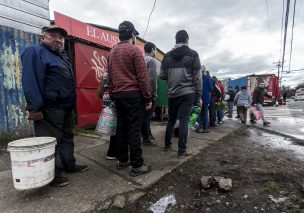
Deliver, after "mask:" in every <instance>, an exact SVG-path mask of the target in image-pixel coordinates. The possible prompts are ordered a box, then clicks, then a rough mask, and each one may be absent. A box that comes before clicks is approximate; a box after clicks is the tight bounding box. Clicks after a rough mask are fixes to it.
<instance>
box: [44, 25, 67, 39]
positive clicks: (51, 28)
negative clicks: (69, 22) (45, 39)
mask: <svg viewBox="0 0 304 213" xmlns="http://www.w3.org/2000/svg"><path fill="white" fill-rule="evenodd" d="M51 31H52V32H59V33H61V35H63V36H64V37H66V36H67V35H68V33H67V31H66V30H65V29H63V28H61V27H58V26H56V25H52V26H47V27H43V28H42V30H41V33H45V32H51Z"/></svg>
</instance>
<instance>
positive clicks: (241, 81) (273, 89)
mask: <svg viewBox="0 0 304 213" xmlns="http://www.w3.org/2000/svg"><path fill="white" fill-rule="evenodd" d="M258 82H264V83H265V89H266V90H267V93H268V94H269V95H271V96H272V98H267V97H265V99H264V104H265V105H270V106H273V105H275V103H276V101H277V100H279V99H280V97H281V91H280V88H279V82H278V77H277V76H276V75H275V74H267V75H248V76H245V77H241V78H238V79H235V80H231V81H228V82H227V84H226V85H225V86H226V90H227V89H228V87H229V86H232V88H235V86H239V88H240V87H241V86H244V85H246V86H247V89H248V91H250V92H251V95H252V93H253V90H254V88H255V87H257V86H258Z"/></svg>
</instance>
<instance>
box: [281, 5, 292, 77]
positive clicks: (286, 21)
mask: <svg viewBox="0 0 304 213" xmlns="http://www.w3.org/2000/svg"><path fill="white" fill-rule="evenodd" d="M289 5H290V0H287V6H286V15H285V28H284V44H283V55H282V69H281V70H282V71H283V70H284V59H285V47H286V36H287V27H288V16H289ZM281 78H282V75H281Z"/></svg>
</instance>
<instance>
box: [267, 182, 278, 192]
mask: <svg viewBox="0 0 304 213" xmlns="http://www.w3.org/2000/svg"><path fill="white" fill-rule="evenodd" d="M265 188H266V190H267V191H268V192H276V191H278V189H279V183H278V182H276V181H273V180H269V181H267V183H266V184H265Z"/></svg>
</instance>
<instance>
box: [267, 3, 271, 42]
mask: <svg viewBox="0 0 304 213" xmlns="http://www.w3.org/2000/svg"><path fill="white" fill-rule="evenodd" d="M266 8H267V18H268V33H269V37H270V27H269V14H268V0H266Z"/></svg>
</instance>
